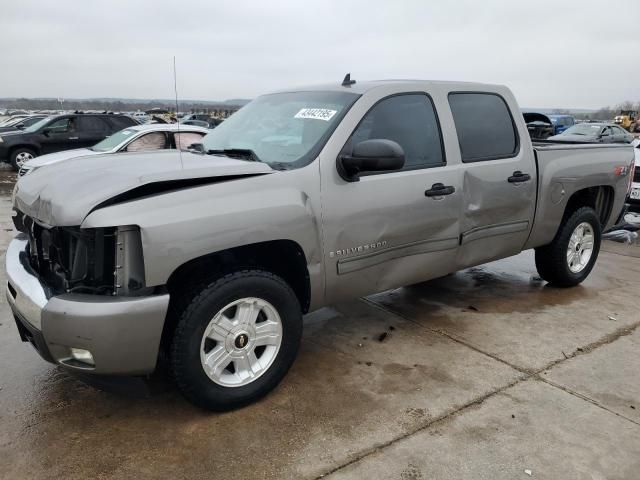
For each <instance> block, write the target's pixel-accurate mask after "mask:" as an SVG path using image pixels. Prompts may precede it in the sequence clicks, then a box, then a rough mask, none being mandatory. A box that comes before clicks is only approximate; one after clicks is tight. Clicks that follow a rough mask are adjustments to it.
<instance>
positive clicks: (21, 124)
mask: <svg viewBox="0 0 640 480" xmlns="http://www.w3.org/2000/svg"><path fill="white" fill-rule="evenodd" d="M16 128H17V129H18V130H23V129H24V123H19V124H17V125H16Z"/></svg>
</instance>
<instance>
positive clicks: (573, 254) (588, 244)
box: [535, 207, 602, 287]
mask: <svg viewBox="0 0 640 480" xmlns="http://www.w3.org/2000/svg"><path fill="white" fill-rule="evenodd" d="M563 222H564V223H563V224H562V225H561V226H560V229H559V230H558V233H557V234H556V236H555V238H554V239H553V241H552V242H551V243H550V244H549V245H545V246H544V247H541V248H537V249H536V254H535V256H536V268H537V270H538V273H539V274H540V276H541V277H542V278H543V279H544V280H546V281H547V282H549V283H551V284H552V285H556V286H559V287H573V286H575V285H578V284H579V283H581V282H582V281H584V279H586V278H587V277H588V276H589V273H591V270H592V269H593V266H594V265H595V263H596V260H597V258H598V253H599V252H600V241H601V236H602V233H601V227H600V220H599V219H598V216H597V214H596V212H595V211H594V210H593V209H592V208H590V207H582V208H579V209H578V210H576V211H575V212H573V213H572V214H571V215H570V216H569V217H568V218H566V219H565V220H564V221H563Z"/></svg>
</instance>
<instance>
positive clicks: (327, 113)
mask: <svg viewBox="0 0 640 480" xmlns="http://www.w3.org/2000/svg"><path fill="white" fill-rule="evenodd" d="M336 113H338V111H337V110H329V109H328V108H303V109H301V110H300V111H299V112H298V113H296V114H295V116H294V117H293V118H311V119H313V120H324V121H325V122H328V121H329V120H331V119H332V118H333V116H334V115H335V114H336Z"/></svg>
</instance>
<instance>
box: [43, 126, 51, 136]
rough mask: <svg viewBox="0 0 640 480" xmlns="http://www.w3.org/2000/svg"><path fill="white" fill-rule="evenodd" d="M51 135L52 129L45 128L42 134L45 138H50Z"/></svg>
mask: <svg viewBox="0 0 640 480" xmlns="http://www.w3.org/2000/svg"><path fill="white" fill-rule="evenodd" d="M50 133H51V129H50V128H45V129H44V130H42V134H43V135H44V136H45V137H48V136H49V134H50Z"/></svg>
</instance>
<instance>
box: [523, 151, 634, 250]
mask: <svg viewBox="0 0 640 480" xmlns="http://www.w3.org/2000/svg"><path fill="white" fill-rule="evenodd" d="M533 150H534V154H535V160H536V169H537V172H538V192H537V195H538V198H537V203H536V214H535V218H534V224H533V228H532V231H531V234H530V236H529V240H528V241H527V244H526V246H525V248H534V247H539V246H542V245H546V244H548V243H549V242H551V240H553V237H554V236H555V234H556V231H557V228H558V225H560V223H561V221H562V217H563V215H564V211H565V208H566V205H567V203H568V202H569V201H570V199H571V197H572V195H574V194H576V192H579V191H581V190H585V189H589V188H594V187H600V186H604V187H605V188H603V189H600V190H599V193H598V197H597V200H596V204H595V205H593V207H594V208H595V209H596V211H597V212H598V214H599V215H600V218H601V221H602V229H603V231H604V230H606V229H608V228H610V227H612V226H613V225H614V224H615V222H616V221H617V217H618V214H619V213H620V212H621V211H622V209H623V207H624V203H625V200H626V195H627V186H628V183H629V175H630V174H631V173H630V169H629V168H628V167H629V166H630V165H631V162H632V161H633V159H634V154H633V148H632V147H631V146H630V145H624V144H598V143H566V142H554V141H544V140H543V141H535V142H533ZM607 187H610V188H607Z"/></svg>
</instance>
